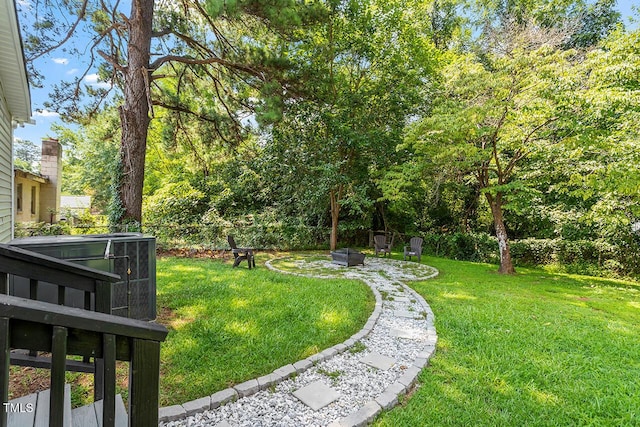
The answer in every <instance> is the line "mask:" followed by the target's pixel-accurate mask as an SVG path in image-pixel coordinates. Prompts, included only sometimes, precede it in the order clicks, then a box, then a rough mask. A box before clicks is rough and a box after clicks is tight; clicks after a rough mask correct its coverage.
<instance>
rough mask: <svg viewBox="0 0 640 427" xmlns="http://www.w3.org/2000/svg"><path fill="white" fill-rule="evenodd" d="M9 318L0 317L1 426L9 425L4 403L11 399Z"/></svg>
mask: <svg viewBox="0 0 640 427" xmlns="http://www.w3.org/2000/svg"><path fill="white" fill-rule="evenodd" d="M9 338H10V332H9V319H7V318H6V317H2V318H0V365H1V366H0V403H2V404H3V405H2V408H1V409H0V427H6V426H7V411H6V408H5V406H4V403H7V402H8V401H9V359H10V356H9V352H10V345H9Z"/></svg>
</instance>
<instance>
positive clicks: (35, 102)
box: [14, 0, 640, 144]
mask: <svg viewBox="0 0 640 427" xmlns="http://www.w3.org/2000/svg"><path fill="white" fill-rule="evenodd" d="M18 1H19V2H20V4H21V7H28V5H29V3H28V2H29V0H18ZM617 8H618V10H619V11H620V13H621V14H622V16H623V21H624V24H625V26H626V27H627V28H637V27H638V22H637V19H638V13H637V12H634V11H633V9H634V8H636V10H637V9H638V8H640V0H618V7H617ZM632 17H636V22H631V19H632ZM38 66H39V67H40V69H42V70H46V73H44V74H45V81H44V87H43V88H41V89H38V88H31V105H32V108H33V111H34V112H33V119H34V120H35V122H36V124H35V125H25V126H24V127H19V128H17V129H15V130H14V137H15V138H19V139H25V140H29V141H31V142H34V143H36V144H40V141H41V140H42V139H43V138H46V137H55V134H54V132H53V131H51V125H52V124H54V123H61V120H60V118H59V116H58V114H57V113H55V112H53V111H48V110H42V108H43V104H44V102H45V101H46V100H47V99H48V97H49V92H50V91H51V87H52V85H54V84H56V83H59V82H60V81H63V80H67V81H69V80H71V79H73V78H74V77H79V76H80V73H83V72H84V71H85V69H86V66H85V65H84V64H83V61H82V60H81V59H80V58H73V57H69V56H64V55H63V54H62V53H59V54H57V55H56V54H53V55H51V56H49V57H45V58H42V59H40V60H39V63H38ZM83 82H84V83H86V84H88V85H93V86H100V85H105V83H100V82H98V75H97V74H95V72H90V73H89V74H87V75H86V76H85V78H84V79H83ZM38 110H40V111H38Z"/></svg>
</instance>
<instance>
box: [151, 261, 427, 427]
mask: <svg viewBox="0 0 640 427" xmlns="http://www.w3.org/2000/svg"><path fill="white" fill-rule="evenodd" d="M267 266H268V267H269V268H271V269H273V270H277V271H282V272H283V273H287V274H297V275H300V276H310V277H326V278H335V277H346V278H352V279H359V280H362V281H363V282H365V283H366V284H368V285H369V286H370V287H371V289H372V291H373V293H374V295H375V297H376V306H375V310H374V312H373V314H372V315H371V317H370V318H369V320H368V321H367V323H366V324H365V326H364V328H363V329H362V330H361V331H359V332H358V333H356V334H354V335H353V336H352V337H351V338H350V339H348V340H347V341H345V342H344V343H341V344H338V345H336V346H333V347H331V348H329V349H326V350H324V351H322V352H320V353H318V354H315V355H313V356H311V357H309V358H307V359H304V360H301V361H299V362H296V363H294V364H292V365H286V366H283V367H281V368H279V369H276V370H275V371H274V372H273V373H271V374H269V375H265V376H263V377H260V378H256V379H253V380H250V381H247V382H245V383H242V384H238V385H236V386H234V387H233V388H229V389H226V390H223V391H220V392H217V393H215V394H213V395H212V396H207V397H204V398H201V399H197V400H195V401H192V402H187V403H185V404H183V405H175V406H171V407H167V408H161V409H160V421H161V422H160V425H161V426H164V427H178V426H189V427H200V426H218V427H223V426H224V427H227V426H232V427H241V426H247V427H259V426H265V427H266V426H282V427H289V426H291V427H300V426H330V427H338V426H356V425H365V424H367V423H369V422H370V421H371V420H373V419H374V418H375V417H376V416H377V415H378V414H379V413H380V412H381V411H382V410H386V409H390V408H392V407H393V406H395V405H396V404H397V402H398V397H399V396H401V395H402V394H404V393H406V392H407V391H408V390H409V389H410V388H411V387H412V386H413V384H414V383H415V381H416V379H417V376H418V374H419V373H420V371H421V369H422V368H423V367H424V366H425V365H426V364H427V362H428V360H429V358H430V357H431V355H432V354H433V353H434V351H435V346H436V342H437V336H436V330H435V326H434V316H433V312H432V311H431V308H430V307H429V305H428V304H427V303H426V301H425V300H424V299H423V298H422V297H421V296H420V295H419V294H417V293H416V292H415V291H413V290H412V289H411V288H409V287H408V286H406V285H405V283H404V282H405V281H410V280H425V279H429V278H432V277H435V276H436V275H437V274H438V272H437V270H435V269H434V268H432V267H429V266H425V265H422V264H417V263H415V262H403V261H397V260H391V259H383V258H367V259H366V260H365V265H364V266H357V267H342V266H337V265H334V264H331V261H330V259H329V258H324V257H319V256H313V257H306V258H305V257H298V258H289V259H279V260H273V261H271V262H268V263H267Z"/></svg>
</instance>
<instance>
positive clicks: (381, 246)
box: [373, 234, 394, 256]
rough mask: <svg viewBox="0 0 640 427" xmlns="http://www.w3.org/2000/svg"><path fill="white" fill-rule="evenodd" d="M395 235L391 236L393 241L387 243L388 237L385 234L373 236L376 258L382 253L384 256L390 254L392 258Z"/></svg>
mask: <svg viewBox="0 0 640 427" xmlns="http://www.w3.org/2000/svg"><path fill="white" fill-rule="evenodd" d="M393 238H394V235H393V234H392V235H391V241H389V242H387V237H386V236H385V235H383V234H378V235H375V236H373V244H374V246H375V250H376V256H378V254H379V253H382V256H386V255H387V254H389V256H391V248H392V247H393Z"/></svg>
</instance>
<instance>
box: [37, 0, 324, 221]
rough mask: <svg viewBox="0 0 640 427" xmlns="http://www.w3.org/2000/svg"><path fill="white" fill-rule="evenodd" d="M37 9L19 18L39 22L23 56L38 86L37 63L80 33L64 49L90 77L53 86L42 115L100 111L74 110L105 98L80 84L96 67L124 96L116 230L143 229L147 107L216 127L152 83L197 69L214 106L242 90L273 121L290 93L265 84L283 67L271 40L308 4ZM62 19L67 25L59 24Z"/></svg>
mask: <svg viewBox="0 0 640 427" xmlns="http://www.w3.org/2000/svg"><path fill="white" fill-rule="evenodd" d="M34 7H35V8H37V9H38V10H32V9H29V8H28V9H25V15H28V16H34V15H35V16H37V17H38V19H37V20H35V21H34V20H33V19H31V20H30V22H33V26H32V28H31V30H30V31H28V33H27V35H26V37H25V47H26V49H27V52H28V54H27V60H28V62H29V67H30V68H29V69H30V71H31V74H32V76H35V80H37V78H38V77H41V74H39V72H38V67H37V65H36V60H37V59H38V58H40V57H43V56H45V55H48V54H50V53H51V52H54V51H56V50H57V49H66V48H67V46H68V45H67V42H68V41H69V40H73V36H74V34H76V33H77V32H81V31H85V30H86V31H87V32H89V34H91V36H90V37H89V38H88V42H86V43H85V44H88V45H86V46H80V47H78V48H75V47H74V48H73V49H72V50H70V51H71V53H72V54H77V53H79V52H82V51H88V52H89V55H88V59H87V62H88V66H87V69H86V70H85V72H84V74H83V75H81V76H80V77H78V78H77V79H75V80H74V81H72V82H66V83H62V84H61V85H59V87H58V90H56V92H55V93H54V94H53V100H52V102H51V103H50V105H49V106H50V107H52V108H55V109H56V110H59V111H62V112H63V113H64V115H65V117H66V118H68V119H71V120H76V119H79V118H82V117H86V114H90V113H94V112H95V111H97V108H98V107H97V104H93V105H90V106H89V107H87V108H84V109H83V108H82V107H81V106H79V104H78V99H79V98H80V97H81V96H82V95H83V94H88V95H91V96H93V99H94V100H96V102H98V103H99V102H101V101H104V100H105V99H109V96H110V95H109V89H96V88H94V87H90V86H87V85H84V84H83V78H84V77H85V76H86V75H87V73H89V72H90V70H93V69H94V67H97V68H98V69H99V75H100V78H101V79H102V80H103V81H107V82H109V83H110V85H111V89H114V90H116V91H118V92H119V93H120V94H121V98H118V99H116V102H118V104H119V110H118V111H119V116H120V129H121V139H120V144H119V167H118V168H117V170H118V173H117V174H116V175H117V177H118V183H117V184H116V188H117V197H118V204H119V208H118V209H116V210H114V212H115V211H117V212H118V214H117V218H115V219H116V220H117V221H118V222H129V221H134V222H140V220H141V213H142V195H143V184H144V176H145V156H146V149H147V136H148V130H149V126H150V123H151V119H152V118H153V117H154V114H155V113H154V107H155V108H160V107H162V108H164V109H167V110H170V111H173V112H176V113H181V114H193V115H196V116H198V117H199V118H200V119H202V120H206V121H210V122H212V123H216V121H217V120H218V117H217V115H213V116H209V114H211V113H215V109H212V108H205V109H196V110H194V109H191V108H189V105H185V104H184V103H182V102H181V100H182V99H183V98H182V97H181V96H179V95H176V94H175V93H172V92H171V91H169V93H167V91H166V87H162V85H159V84H158V82H159V81H160V80H162V79H165V78H167V77H169V78H174V79H177V80H178V81H181V80H180V79H181V78H182V77H183V76H184V75H185V74H184V73H183V70H184V69H185V68H191V69H193V70H197V71H196V72H194V73H193V75H195V76H197V78H198V79H202V80H206V81H208V82H209V86H211V87H214V88H215V91H207V95H211V94H212V93H215V94H216V96H219V101H220V103H222V104H225V102H226V100H227V99H228V97H227V96H226V95H223V94H222V91H223V90H225V89H228V88H230V87H232V86H233V87H234V88H236V87H240V88H241V87H243V86H246V85H248V86H249V87H252V88H255V90H257V91H258V92H260V93H262V94H263V95H264V98H261V99H266V100H267V101H265V103H264V105H265V106H266V108H264V109H263V110H264V111H265V114H266V115H269V114H272V113H271V110H272V108H271V107H274V106H277V104H278V103H277V99H278V97H279V96H282V92H283V91H284V90H286V87H287V84H286V82H285V83H283V84H275V85H274V84H266V82H273V81H277V79H276V77H278V76H279V75H280V74H281V72H282V70H283V69H284V68H286V60H283V59H282V58H281V57H280V54H281V53H282V51H281V50H280V49H278V44H277V40H279V39H280V35H281V34H285V33H287V32H288V31H289V28H291V27H296V26H297V25H300V24H301V23H302V22H304V20H305V19H307V17H311V16H313V15H314V8H313V4H309V3H307V2H305V3H304V4H303V3H299V2H296V1H294V0H279V1H275V2H274V1H263V0H254V1H242V2H225V1H219V0H209V1H207V2H204V3H203V2H198V1H192V0H181V1H179V2H178V3H175V2H162V1H159V2H156V1H154V0H133V1H132V2H131V8H130V10H129V11H128V13H126V12H125V10H124V8H123V7H122V5H121V4H120V3H119V2H117V1H115V2H110V1H93V0H83V1H80V2H68V1H53V2H37V3H36V4H35V5H34ZM306 11H309V13H306ZM61 16H64V17H69V19H68V20H66V19H65V20H62V19H60V17H61ZM84 40H85V41H86V40H87V39H86V38H85V39H84ZM78 43H80V42H78ZM220 74H226V75H227V76H231V77H232V78H233V83H232V85H229V86H224V85H226V84H227V81H225V82H222V80H221V79H220V77H219V76H220ZM188 77H189V78H191V75H188ZM201 86H202V85H201ZM223 86H224V87H223ZM175 87H177V88H181V87H182V86H181V85H180V84H177V85H176V86H175ZM240 92H242V89H241V90H240ZM200 99H202V100H204V99H207V98H205V97H202V96H201V97H200ZM274 100H276V101H274ZM120 101H121V102H120ZM245 101H246V105H249V104H250V102H249V100H245ZM203 104H205V105H206V104H208V103H207V102H203ZM258 104H260V103H259V102H258ZM254 107H255V108H257V107H260V105H257V106H254ZM87 110H88V111H87ZM227 113H228V114H229V115H230V116H234V114H235V111H233V109H231V108H230V109H228V111H227ZM232 121H233V120H232ZM216 131H218V132H219V136H220V137H221V138H224V137H228V135H227V134H226V129H222V128H218V129H216Z"/></svg>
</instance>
